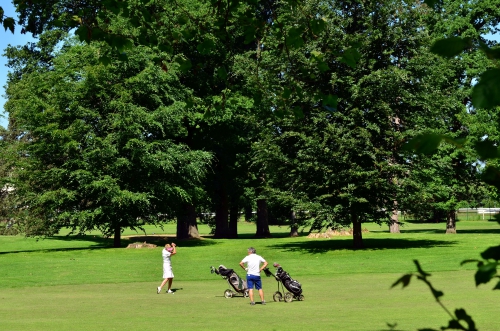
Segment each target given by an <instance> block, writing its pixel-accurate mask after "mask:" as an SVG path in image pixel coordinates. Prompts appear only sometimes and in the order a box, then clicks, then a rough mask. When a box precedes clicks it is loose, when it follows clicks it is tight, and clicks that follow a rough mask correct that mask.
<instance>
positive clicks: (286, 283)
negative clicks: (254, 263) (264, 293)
mask: <svg viewBox="0 0 500 331" xmlns="http://www.w3.org/2000/svg"><path fill="white" fill-rule="evenodd" d="M273 266H274V267H275V268H276V273H275V274H274V275H273V273H272V272H271V271H270V270H269V269H268V268H266V269H264V272H265V273H266V276H268V277H270V276H274V278H275V279H276V281H278V291H276V292H274V295H273V299H274V301H282V300H284V301H285V302H292V300H293V299H297V300H299V301H303V300H304V296H303V295H302V285H300V283H299V282H298V281H296V280H294V279H292V277H290V275H289V274H288V272H286V271H285V270H283V268H282V267H281V266H280V265H279V264H278V263H274V264H273ZM280 284H281V290H282V291H283V292H280ZM285 289H286V290H287V291H288V292H285Z"/></svg>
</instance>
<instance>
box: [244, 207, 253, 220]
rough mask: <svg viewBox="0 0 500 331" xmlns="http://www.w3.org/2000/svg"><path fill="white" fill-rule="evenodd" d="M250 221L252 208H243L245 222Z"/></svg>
mask: <svg viewBox="0 0 500 331" xmlns="http://www.w3.org/2000/svg"><path fill="white" fill-rule="evenodd" d="M251 219H252V206H245V221H247V222H249V221H250V220H251Z"/></svg>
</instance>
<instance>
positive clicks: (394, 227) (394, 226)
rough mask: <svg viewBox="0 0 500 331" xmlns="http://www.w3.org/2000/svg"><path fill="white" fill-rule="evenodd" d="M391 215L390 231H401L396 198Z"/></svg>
mask: <svg viewBox="0 0 500 331" xmlns="http://www.w3.org/2000/svg"><path fill="white" fill-rule="evenodd" d="M393 207H394V208H393V209H392V215H391V223H390V224H389V232H390V233H400V232H401V231H400V230H399V216H398V202H397V201H396V200H394V203H393Z"/></svg>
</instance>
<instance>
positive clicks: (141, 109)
mask: <svg viewBox="0 0 500 331" xmlns="http://www.w3.org/2000/svg"><path fill="white" fill-rule="evenodd" d="M40 47H42V48H43V45H40ZM62 49H63V50H62V52H61V53H59V54H57V55H56V56H55V57H54V59H53V60H52V62H51V65H50V67H48V68H44V67H38V68H37V69H35V70H34V71H33V72H29V73H26V74H23V75H22V77H21V78H20V79H19V80H11V81H10V83H9V86H8V92H7V93H8V95H9V101H8V103H7V106H6V107H7V110H8V111H9V114H10V117H11V119H12V120H11V121H12V123H13V124H14V123H15V125H12V128H13V129H16V130H19V132H20V136H19V137H18V138H21V137H22V136H29V137H30V139H28V140H27V141H23V142H22V143H21V144H20V145H19V146H18V147H17V148H18V149H17V150H18V153H19V155H23V157H21V158H20V159H19V161H18V162H17V164H16V168H15V173H16V181H15V183H14V184H15V187H16V191H19V194H20V196H22V197H23V198H24V205H26V206H29V207H28V208H27V210H28V211H29V215H28V218H25V219H24V220H25V225H26V227H25V229H24V230H25V232H26V233H27V234H28V235H50V234H53V233H57V231H58V230H59V229H60V228H61V227H70V228H72V230H73V231H75V232H76V233H85V232H88V231H91V230H93V229H99V230H100V231H101V232H102V233H103V234H105V235H106V236H114V237H115V240H117V242H115V245H119V239H120V237H119V235H120V232H121V229H123V228H126V227H130V228H132V229H134V228H139V229H140V228H141V227H142V226H143V225H144V224H148V223H153V224H156V223H159V222H162V217H161V215H164V214H165V213H172V211H173V210H174V208H172V206H175V205H176V204H178V203H179V202H183V201H189V200H190V199H191V196H190V193H188V192H187V190H188V188H190V187H191V186H192V185H194V184H196V183H199V182H200V180H201V179H202V178H203V176H204V173H205V170H206V165H207V163H208V162H209V160H210V154H209V153H206V152H201V151H192V150H190V149H189V148H188V147H187V146H186V145H185V144H182V143H180V142H179V140H181V139H182V138H183V137H184V136H185V134H186V133H185V128H184V127H183V124H182V121H183V116H184V114H183V109H184V104H183V102H182V99H183V98H184V96H183V94H184V93H188V91H186V90H183V89H180V88H179V83H178V77H177V76H176V71H175V70H172V69H171V70H170V71H169V72H168V73H167V72H165V71H163V70H161V68H159V67H157V66H156V65H155V63H154V62H153V60H152V59H153V55H152V53H151V51H150V50H148V49H146V48H136V49H135V50H134V51H132V52H130V53H129V54H128V61H127V62H113V64H111V65H108V66H102V65H99V64H98V55H97V54H98V53H100V52H104V53H106V52H107V50H106V47H102V46H99V45H97V44H94V45H87V46H83V45H71V44H66V45H65V46H64V47H63V48H62ZM108 56H113V55H112V54H110V53H108ZM181 165H182V166H181ZM164 201H170V204H165V203H164Z"/></svg>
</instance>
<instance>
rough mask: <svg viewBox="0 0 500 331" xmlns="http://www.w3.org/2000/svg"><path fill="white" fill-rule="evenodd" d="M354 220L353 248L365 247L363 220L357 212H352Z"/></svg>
mask: <svg viewBox="0 0 500 331" xmlns="http://www.w3.org/2000/svg"><path fill="white" fill-rule="evenodd" d="M351 220H352V239H353V248H354V249H363V248H365V247H364V245H363V232H362V230H361V221H360V220H359V218H358V215H356V214H355V213H352V214H351Z"/></svg>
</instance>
